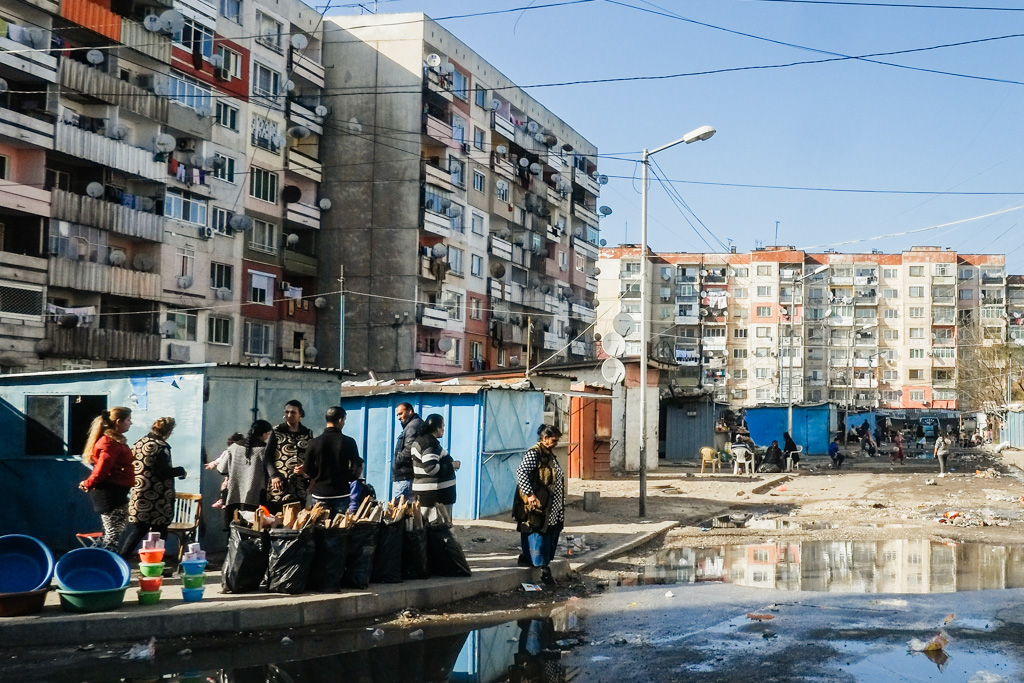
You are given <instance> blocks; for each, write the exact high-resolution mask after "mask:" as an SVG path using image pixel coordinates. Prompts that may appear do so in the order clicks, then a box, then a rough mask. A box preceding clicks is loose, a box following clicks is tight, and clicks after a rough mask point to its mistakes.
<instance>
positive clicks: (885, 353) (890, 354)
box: [878, 349, 900, 360]
mask: <svg viewBox="0 0 1024 683" xmlns="http://www.w3.org/2000/svg"><path fill="white" fill-rule="evenodd" d="M878 357H879V358H881V359H883V360H896V359H898V358H899V357H900V354H899V352H897V351H896V349H882V350H881V351H879V352H878Z"/></svg>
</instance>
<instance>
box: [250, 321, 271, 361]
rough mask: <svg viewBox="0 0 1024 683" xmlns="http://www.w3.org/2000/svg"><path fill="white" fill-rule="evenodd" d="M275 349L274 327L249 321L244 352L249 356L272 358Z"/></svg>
mask: <svg viewBox="0 0 1024 683" xmlns="http://www.w3.org/2000/svg"><path fill="white" fill-rule="evenodd" d="M273 349H274V326H273V325H272V324H270V323H258V322H254V321H251V320H247V321H246V323H245V345H244V351H245V355H247V356H270V355H272V353H273Z"/></svg>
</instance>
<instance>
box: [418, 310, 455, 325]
mask: <svg viewBox="0 0 1024 683" xmlns="http://www.w3.org/2000/svg"><path fill="white" fill-rule="evenodd" d="M419 322H420V324H421V325H423V326H424V327H433V328H436V329H439V330H444V329H447V328H448V311H447V310H445V309H443V308H433V307H431V306H424V307H423V311H422V312H421V313H420V319H419Z"/></svg>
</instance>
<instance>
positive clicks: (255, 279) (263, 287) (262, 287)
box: [249, 270, 274, 306]
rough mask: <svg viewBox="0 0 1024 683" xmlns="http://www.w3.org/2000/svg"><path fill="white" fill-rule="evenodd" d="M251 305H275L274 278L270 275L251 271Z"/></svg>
mask: <svg viewBox="0 0 1024 683" xmlns="http://www.w3.org/2000/svg"><path fill="white" fill-rule="evenodd" d="M249 303H252V304H263V305H264V306H273V305H274V276H273V275H271V274H270V273H261V272H259V271H255V270H251V271H249Z"/></svg>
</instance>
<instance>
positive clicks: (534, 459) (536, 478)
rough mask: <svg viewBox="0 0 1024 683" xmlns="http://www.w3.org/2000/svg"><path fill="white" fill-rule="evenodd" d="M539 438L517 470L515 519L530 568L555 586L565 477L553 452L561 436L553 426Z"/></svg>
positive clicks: (513, 513) (513, 506)
mask: <svg viewBox="0 0 1024 683" xmlns="http://www.w3.org/2000/svg"><path fill="white" fill-rule="evenodd" d="M537 435H538V436H539V437H540V440H539V441H538V442H537V444H536V445H535V446H534V447H533V448H531V449H530V450H528V451H526V454H525V455H524V456H523V461H522V462H521V463H520V464H519V469H517V470H516V482H517V483H518V484H519V488H518V490H517V491H516V498H515V501H513V505H512V516H513V518H514V519H515V520H516V521H517V522H519V533H520V534H521V538H522V546H523V553H524V554H525V555H527V557H528V558H529V560H530V563H531V566H534V567H540V568H541V580H543V581H544V583H547V584H553V583H554V582H555V581H554V578H552V576H551V567H550V564H551V560H553V559H554V558H555V548H557V547H558V536H559V534H561V533H562V527H563V526H564V524H565V475H564V474H563V473H562V468H561V466H559V464H558V458H557V457H556V456H555V454H554V453H553V452H552V450H551V449H552V448H554V447H555V444H557V443H558V441H559V439H561V438H562V432H561V430H559V429H558V427H555V426H553V425H541V427H540V429H538V430H537ZM520 559H521V560H522V559H523V558H520ZM520 564H522V562H520Z"/></svg>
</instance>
